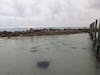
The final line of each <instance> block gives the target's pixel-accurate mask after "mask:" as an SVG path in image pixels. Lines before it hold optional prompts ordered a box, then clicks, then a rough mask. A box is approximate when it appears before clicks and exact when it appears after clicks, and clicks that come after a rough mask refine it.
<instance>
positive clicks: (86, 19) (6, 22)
mask: <svg viewBox="0 0 100 75" xmlns="http://www.w3.org/2000/svg"><path fill="white" fill-rule="evenodd" d="M99 15H100V0H0V28H7V27H88V26H89V24H90V23H91V22H93V21H95V19H97V18H99Z"/></svg>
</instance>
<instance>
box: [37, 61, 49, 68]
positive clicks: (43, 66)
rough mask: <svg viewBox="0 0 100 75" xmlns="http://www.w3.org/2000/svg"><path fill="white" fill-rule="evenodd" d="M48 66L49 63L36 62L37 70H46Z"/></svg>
mask: <svg viewBox="0 0 100 75" xmlns="http://www.w3.org/2000/svg"><path fill="white" fill-rule="evenodd" d="M49 65H50V62H49V61H39V62H37V66H38V67H39V68H43V69H46V68H48V67H49Z"/></svg>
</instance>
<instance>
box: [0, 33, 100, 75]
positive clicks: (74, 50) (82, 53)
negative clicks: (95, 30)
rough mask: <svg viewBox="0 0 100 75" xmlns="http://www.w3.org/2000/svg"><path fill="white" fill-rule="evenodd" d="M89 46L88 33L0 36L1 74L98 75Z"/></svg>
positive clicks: (97, 68) (96, 64)
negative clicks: (42, 65) (45, 65)
mask: <svg viewBox="0 0 100 75" xmlns="http://www.w3.org/2000/svg"><path fill="white" fill-rule="evenodd" d="M91 46H92V45H91V41H90V39H89V35H88V34H74V35H55V36H54V35H51V36H33V37H14V38H10V39H7V38H1V39H0V75H96V74H98V75H99V74H100V73H99V71H100V70H99V67H98V65H99V63H97V62H96V60H95V57H94V55H93V51H92V48H91ZM39 61H49V62H50V64H49V66H48V68H46V69H42V68H39V67H38V66H37V62H39Z"/></svg>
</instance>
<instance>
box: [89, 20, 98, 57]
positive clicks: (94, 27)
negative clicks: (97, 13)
mask: <svg viewBox="0 0 100 75" xmlns="http://www.w3.org/2000/svg"><path fill="white" fill-rule="evenodd" d="M89 34H90V37H91V39H92V41H93V45H94V48H95V50H96V55H97V57H100V20H99V19H96V20H95V21H94V22H92V23H91V24H90V27H89Z"/></svg>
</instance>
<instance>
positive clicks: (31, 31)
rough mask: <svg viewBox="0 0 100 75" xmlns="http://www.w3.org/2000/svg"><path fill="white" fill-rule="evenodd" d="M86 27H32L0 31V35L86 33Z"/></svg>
mask: <svg viewBox="0 0 100 75" xmlns="http://www.w3.org/2000/svg"><path fill="white" fill-rule="evenodd" d="M87 32H88V29H85V28H83V29H37V30H35V29H32V28H30V29H29V30H26V31H14V32H11V31H0V37H8V38H10V37H17V36H42V35H63V34H76V33H87Z"/></svg>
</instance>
